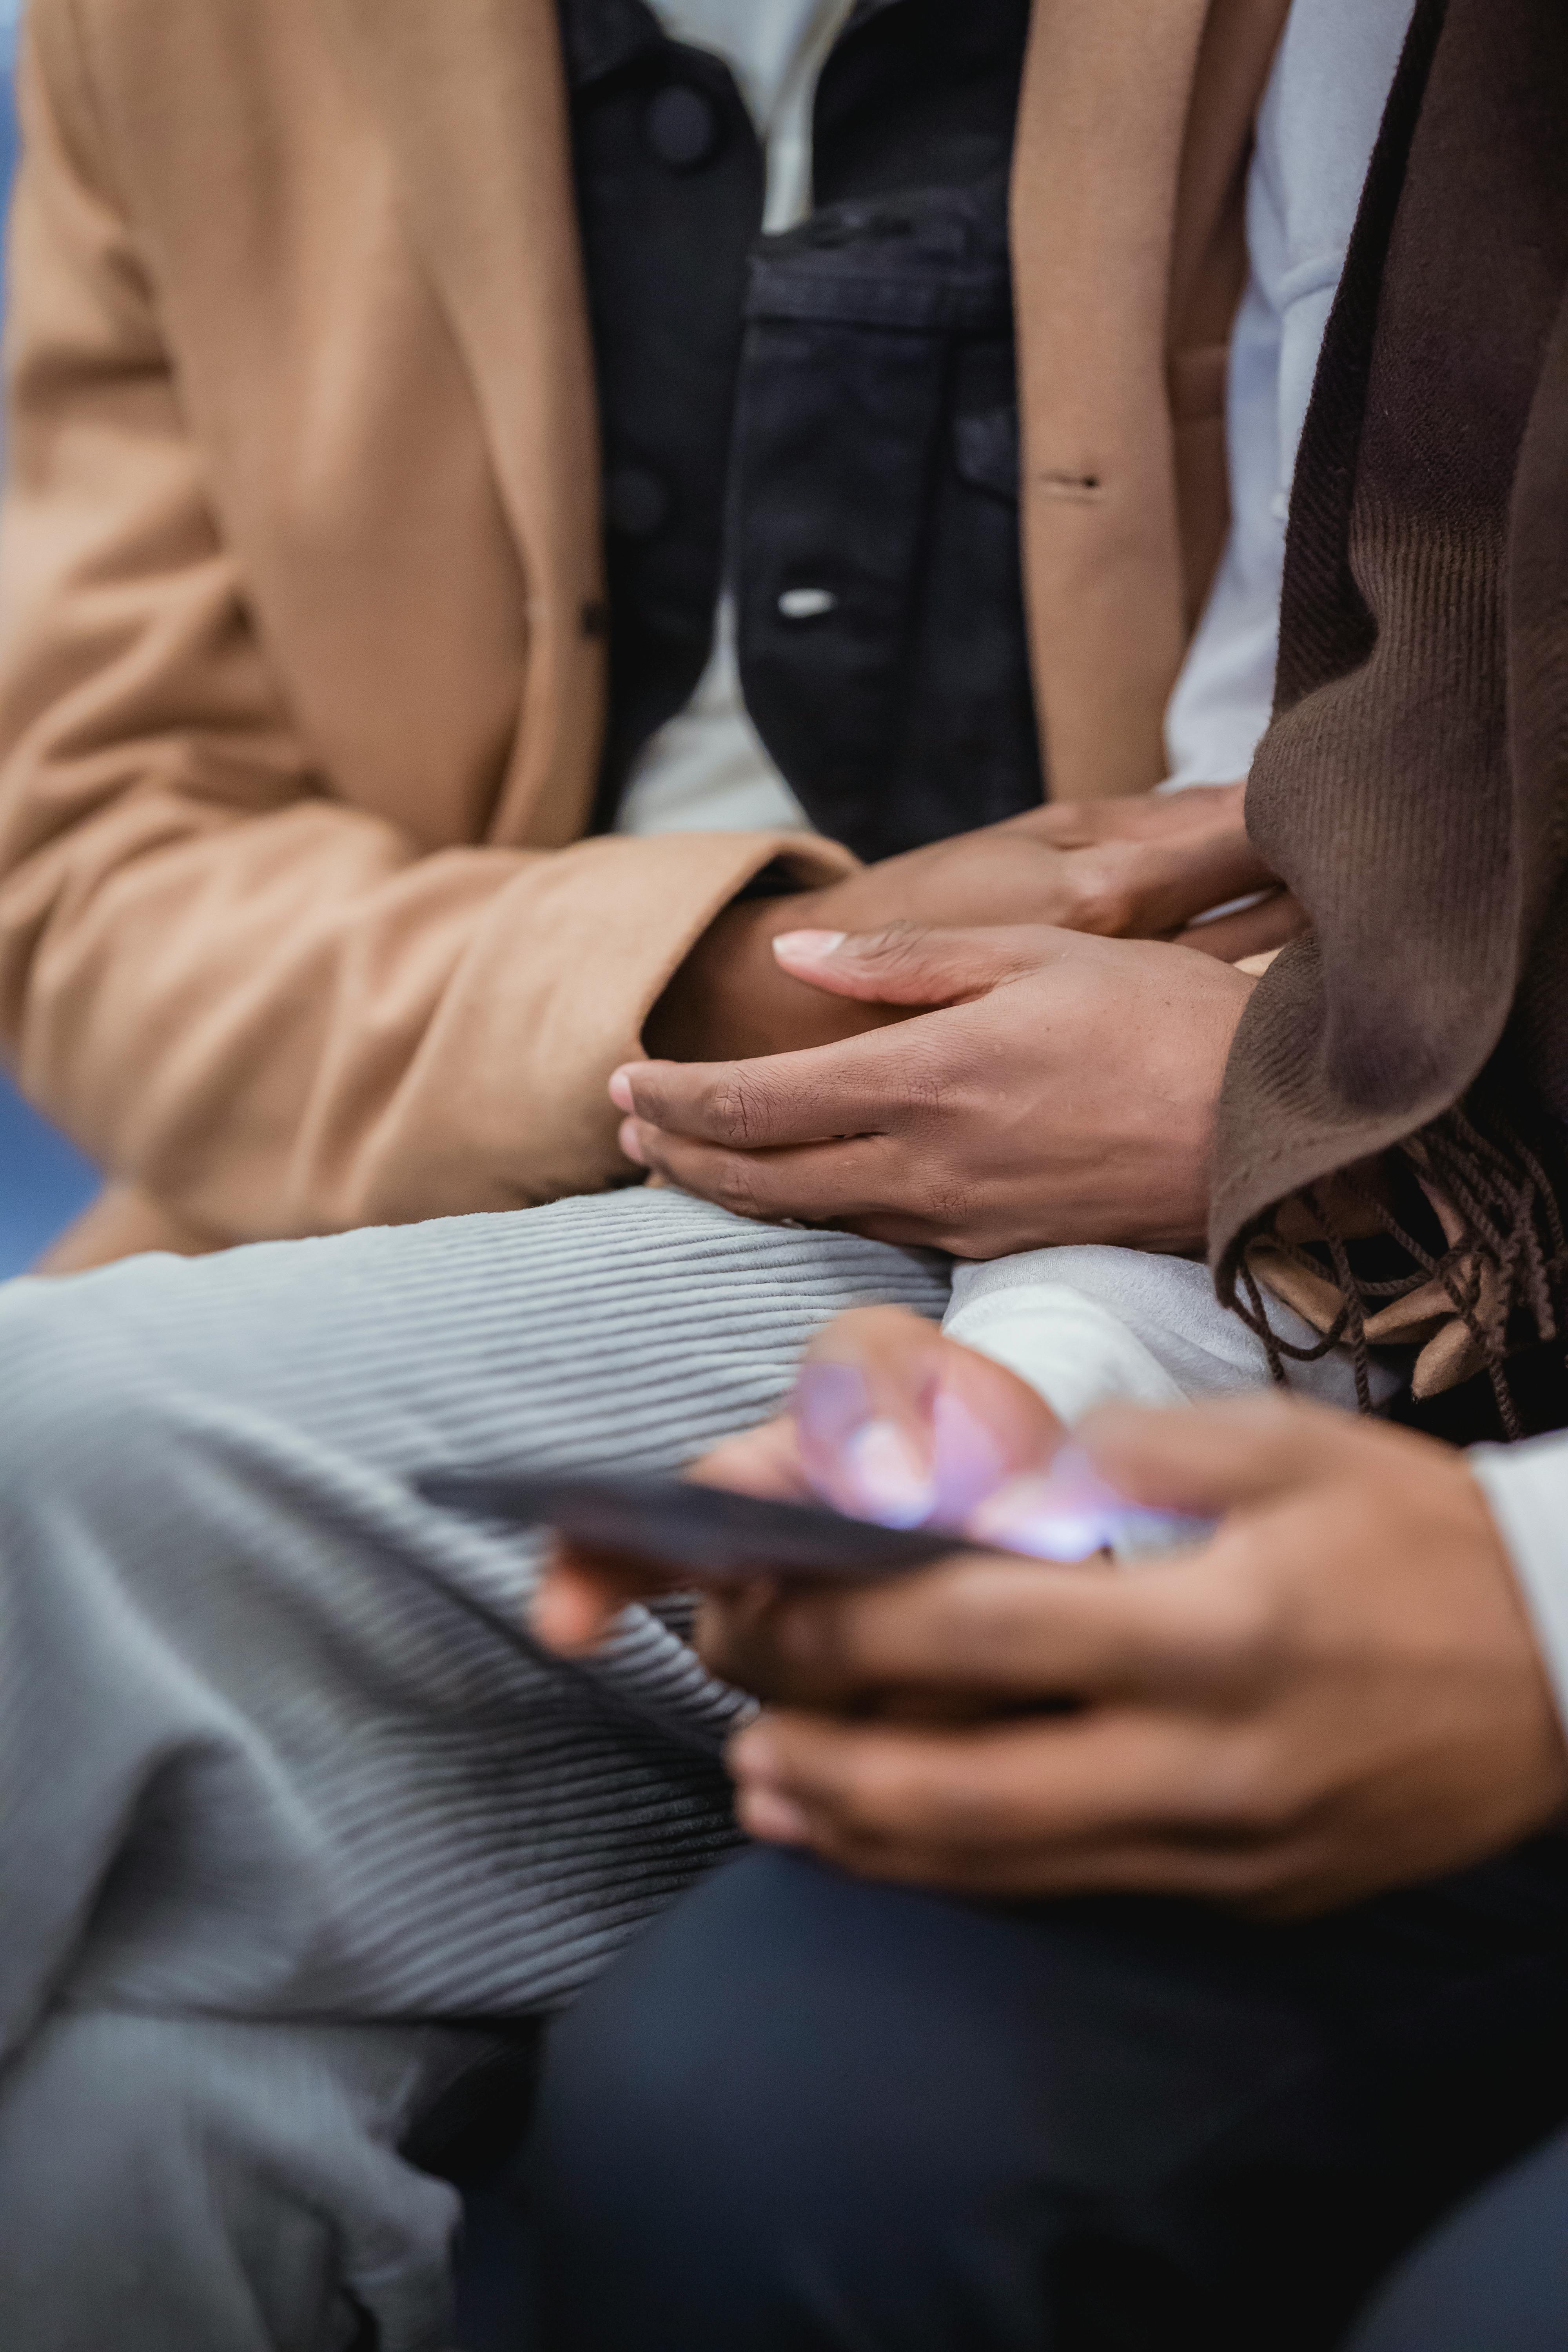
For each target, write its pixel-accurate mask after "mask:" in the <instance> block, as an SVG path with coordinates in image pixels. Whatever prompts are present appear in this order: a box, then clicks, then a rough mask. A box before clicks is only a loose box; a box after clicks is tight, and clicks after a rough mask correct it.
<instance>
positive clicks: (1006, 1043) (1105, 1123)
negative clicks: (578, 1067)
mask: <svg viewBox="0 0 1568 2352" xmlns="http://www.w3.org/2000/svg"><path fill="white" fill-rule="evenodd" d="M1270 887H1271V886H1270V881H1269V877H1268V871H1267V868H1266V867H1265V866H1263V864H1262V862H1261V861H1260V859H1259V858H1258V854H1257V852H1256V851H1255V850H1254V849H1253V848H1252V847H1251V845H1250V844H1249V843H1248V841H1247V834H1246V829H1245V825H1244V824H1243V817H1242V788H1241V787H1240V786H1239V785H1236V786H1214V787H1202V788H1199V789H1197V790H1194V791H1191V792H1185V793H1173V794H1169V795H1164V796H1160V795H1150V796H1146V797H1145V798H1143V799H1142V800H1138V801H1130V802H1116V803H1101V804H1096V805H1094V806H1092V807H1089V808H1072V807H1054V808H1046V809H1040V810H1035V811H1031V812H1030V813H1029V814H1027V815H1026V816H1022V817H1016V818H1014V819H1011V820H1009V821H1008V822H1007V823H1006V824H998V825H992V826H988V827H986V828H984V830H982V831H980V832H976V833H973V834H969V835H963V836H962V837H961V838H959V839H957V840H954V841H951V842H941V843H937V844H933V845H931V847H930V848H929V849H922V850H917V851H913V852H910V853H909V854H908V855H906V856H900V857H893V858H889V859H887V860H886V861H884V863H883V864H881V865H879V866H870V867H868V868H866V869H865V870H864V871H863V872H861V873H859V874H857V875H854V876H851V877H849V878H848V879H847V880H846V881H844V882H841V883H837V884H835V885H833V886H832V887H830V888H827V889H825V890H820V891H816V892H811V893H807V894H805V896H804V897H801V898H785V899H781V900H774V901H767V902H763V903H761V904H753V905H743V906H740V907H735V908H731V909H729V910H728V911H727V912H726V913H725V914H724V915H722V916H721V918H720V919H719V920H718V921H717V922H716V923H715V924H714V926H713V927H712V929H710V932H709V934H707V935H706V937H705V939H704V940H703V941H701V942H700V945H699V947H698V948H697V950H694V952H693V954H692V956H691V957H690V958H689V960H688V962H687V964H686V965H685V966H683V967H682V971H681V972H680V973H679V974H678V975H677V978H676V981H675V982H672V983H671V988H670V990H669V991H668V992H667V996H666V998H665V1000H663V1001H662V1002H661V1004H660V1006H659V1007H658V1008H657V1009H656V1013H655V1014H654V1016H653V1017H652V1018H651V1019H650V1021H649V1024H648V1025H647V1032H646V1043H647V1046H648V1050H649V1052H650V1054H652V1055H655V1056H656V1058H655V1059H653V1060H652V1061H649V1062H647V1063H632V1064H628V1065H627V1066H626V1067H624V1068H623V1069H621V1070H618V1071H617V1072H616V1075H615V1077H614V1079H613V1080H612V1082H611V1089H610V1091H611V1096H612V1098H613V1100H614V1101H615V1102H616V1105H617V1107H618V1108H620V1109H621V1110H622V1111H623V1112H624V1113H625V1114H626V1118H625V1121H624V1124H623V1126H622V1129H621V1145H622V1149H623V1150H624V1151H625V1152H626V1156H627V1158H628V1159H630V1160H634V1161H635V1162H637V1164H638V1165H640V1166H642V1167H646V1168H648V1169H650V1170H654V1171H658V1173H659V1174H660V1175H661V1176H662V1177H663V1178H664V1179H666V1180H668V1181H670V1182H673V1183H676V1184H679V1185H681V1186H682V1187H684V1189H686V1190H687V1191H689V1192H696V1193H700V1194H701V1195H703V1196H704V1197H705V1198H707V1199H710V1200H713V1201H717V1202H721V1203H722V1204H723V1205H724V1206H726V1207H728V1208H731V1209H733V1210H736V1211H738V1212H739V1213H742V1214H743V1215H747V1216H753V1217H761V1218H794V1219H796V1220H798V1221H800V1222H802V1223H830V1224H836V1225H842V1226H848V1227H852V1228H854V1229H855V1230H856V1231H858V1232H860V1233H864V1234H870V1235H872V1236H873V1237H874V1238H876V1239H879V1240H882V1241H889V1242H898V1243H906V1244H908V1243H914V1244H921V1243H924V1244H931V1245H934V1246H937V1247H940V1248H943V1249H947V1250H950V1251H952V1253H953V1254H954V1255H959V1256H964V1257H991V1256H996V1255H1001V1254H1003V1253H1004V1252H1006V1251H1010V1250H1017V1249H1025V1248H1028V1247H1031V1246H1036V1245H1040V1244H1047V1243H1053V1242H1071V1241H1100V1242H1121V1243H1126V1244H1137V1245H1140V1246H1142V1247H1144V1248H1151V1249H1187V1248H1190V1247H1193V1246H1194V1245H1195V1244H1198V1243H1199V1242H1200V1241H1201V1239H1202V1237H1203V1234H1204V1230H1205V1222H1206V1202H1207V1193H1208V1163H1209V1151H1210V1142H1211V1136H1212V1129H1213V1122H1214V1113H1215V1102H1216V1099H1217V1097H1218V1093H1219V1085H1220V1078H1221V1076H1222V1074H1223V1071H1224V1068H1225V1064H1226V1056H1227V1055H1228V1052H1229V1048H1230V1041H1231V1038H1232V1035H1233V1034H1234V1032H1235V1028H1236V1024H1237V1020H1238V1019H1239V1018H1240V1013H1241V1009H1242V1007H1243V1005H1244V1004H1245V1003H1246V1001H1247V991H1248V985H1249V983H1248V982H1247V981H1246V979H1245V978H1243V977H1242V976H1241V975H1240V974H1238V973H1237V972H1236V971H1233V970H1231V969H1230V967H1229V963H1228V961H1226V959H1228V958H1230V957H1234V956H1240V955H1243V954H1245V953H1247V952H1248V951H1249V950H1253V949H1257V948H1260V947H1265V946H1268V945H1272V944H1276V943H1277V942H1278V941H1279V940H1281V939H1283V938H1285V937H1287V936H1288V935H1289V932H1290V931H1291V930H1292V929H1296V928H1299V925H1300V912H1299V909H1297V908H1295V906H1294V903H1293V902H1292V901H1291V900H1290V899H1289V898H1287V897H1285V896H1284V895H1283V894H1282V893H1279V891H1278V890H1277V889H1275V890H1273V892H1272V895H1270V896H1267V897H1266V898H1264V899H1263V900H1262V901H1261V902H1260V903H1258V904H1256V905H1254V906H1253V907H1252V908H1250V909H1249V910H1248V911H1247V912H1245V913H1241V914H1237V915H1234V916H1230V917H1222V918H1220V919H1218V920H1217V921H1214V922H1209V923H1205V924H1202V925H1199V926H1197V927H1195V928H1186V927H1188V926H1192V925H1193V924H1194V918H1196V917H1198V916H1200V915H1201V914H1203V913H1204V912H1205V910H1207V909H1210V908H1215V906H1217V905H1219V904H1221V903H1223V902H1225V901H1226V900H1227V899H1229V898H1235V897H1237V896H1238V895H1240V894H1244V893H1247V892H1248V891H1258V890H1259V889H1262V890H1265V891H1266V892H1267V891H1268V890H1269V889H1270ZM980 925H984V927H985V928H984V929H978V928H975V927H976V926H980Z"/></svg>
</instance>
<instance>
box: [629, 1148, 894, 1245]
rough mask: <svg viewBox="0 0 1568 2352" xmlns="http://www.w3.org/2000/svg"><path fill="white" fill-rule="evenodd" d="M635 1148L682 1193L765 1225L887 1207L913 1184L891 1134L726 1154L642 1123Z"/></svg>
mask: <svg viewBox="0 0 1568 2352" xmlns="http://www.w3.org/2000/svg"><path fill="white" fill-rule="evenodd" d="M624 1134H625V1130H624V1129H623V1136H624ZM623 1148H625V1146H624V1144H623ZM636 1148H637V1152H638V1154H639V1155H640V1156H641V1159H642V1163H643V1165H644V1166H645V1167H648V1168H657V1169H658V1171H660V1173H661V1174H663V1175H666V1176H668V1178H669V1179H670V1181H672V1182H673V1183H675V1184H678V1185H679V1187H680V1189H681V1190H682V1192H694V1193H695V1194H696V1195H697V1197H698V1198H699V1200H703V1201H712V1202H715V1203H716V1204H717V1205H718V1206H719V1207H720V1208H721V1209H728V1210H730V1211H731V1213H732V1214H733V1215H735V1216H738V1217H752V1218H756V1219H759V1220H761V1221H763V1223H778V1222H779V1221H780V1220H781V1219H784V1218H792V1219H794V1220H795V1222H796V1223H802V1224H813V1225H826V1224H837V1223H843V1222H847V1221H848V1220H850V1219H852V1218H858V1217H861V1216H864V1215H867V1214H868V1213H871V1212H873V1211H874V1210H875V1209H877V1208H880V1207H885V1206H887V1204H888V1203H889V1201H897V1200H898V1199H899V1197H900V1195H901V1194H902V1193H904V1192H907V1191H909V1190H910V1189H911V1188H910V1178H909V1175H908V1171H907V1170H906V1169H905V1168H904V1167H902V1166H901V1165H900V1161H901V1160H904V1159H906V1158H907V1154H905V1153H903V1152H902V1150H901V1149H900V1146H899V1145H898V1144H897V1143H896V1142H895V1141H894V1140H893V1139H892V1138H890V1137H888V1136H860V1137H856V1138H853V1139H851V1140H849V1141H848V1142H846V1143H811V1144H802V1145H799V1146H796V1147H794V1148H791V1149H784V1150H773V1151H724V1150H719V1149H717V1148H716V1147H715V1146H713V1145H712V1144H707V1143H692V1142H689V1141H688V1139H686V1138H685V1137H684V1136H680V1135H667V1134H665V1133H663V1132H662V1131H661V1130H660V1129H658V1128H651V1127H639V1128H638V1129H637V1146H636Z"/></svg>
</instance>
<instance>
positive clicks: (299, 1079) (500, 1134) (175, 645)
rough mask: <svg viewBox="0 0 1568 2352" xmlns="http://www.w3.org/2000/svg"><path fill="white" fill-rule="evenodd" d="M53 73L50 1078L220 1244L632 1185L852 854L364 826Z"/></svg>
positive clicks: (19, 498) (22, 189) (13, 457)
mask: <svg viewBox="0 0 1568 2352" xmlns="http://www.w3.org/2000/svg"><path fill="white" fill-rule="evenodd" d="M44 5H49V0H44ZM57 46H58V45H57ZM21 81H22V102H23V128H24V153H23V163H22V167H21V171H20V174H19V178H18V184H17V189H16V201H15V206H14V212H13V219H12V230H11V248H10V315H9V320H8V328H7V337H8V345H7V383H8V435H7V451H6V458H7V488H6V495H5V511H4V520H3V526H0V1028H3V1031H4V1036H5V1044H6V1045H7V1047H8V1049H9V1051H10V1053H11V1055H13V1057H14V1059H15V1062H16V1067H17V1070H18V1074H19V1076H20V1078H21V1081H22V1084H23V1085H24V1087H26V1091H27V1092H28V1093H29V1094H30V1095H31V1096H32V1097H33V1098H34V1099H35V1100H36V1101H37V1102H38V1103H39V1104H40V1105H41V1106H42V1108H44V1109H45V1110H46V1111H47V1112H48V1113H49V1114H50V1115H51V1116H52V1117H53V1118H55V1119H57V1120H58V1122H59V1124H60V1125H61V1126H63V1127H64V1128H65V1129H67V1130H68V1132H69V1133H70V1134H72V1135H73V1136H74V1137H75V1138H76V1139H78V1141H79V1143H80V1144H81V1145H82V1146H83V1147H84V1148H85V1149H86V1150H88V1151H89V1152H91V1153H92V1154H93V1155H94V1156H95V1158H97V1159H98V1160H100V1162H101V1163H102V1164H103V1165H104V1166H105V1167H106V1168H107V1169H109V1170H110V1171H112V1172H114V1173H115V1174H116V1175H119V1176H121V1177H125V1178H129V1179H131V1180H132V1181H135V1182H136V1183H137V1184H139V1185H141V1186H142V1187H144V1188H145V1189H146V1190H147V1191H148V1192H151V1193H153V1195H155V1196H156V1197H157V1198H158V1199H160V1200H161V1201H163V1202H165V1203H166V1204H167V1205H168V1207H169V1208H171V1209H172V1210H174V1212H175V1213H176V1214H177V1215H178V1216H179V1217H180V1218H181V1219H183V1220H184V1221H186V1222H187V1223H189V1224H190V1225H191V1226H192V1227H193V1228H195V1230H196V1231H197V1232H198V1233H201V1234H206V1235H209V1236H210V1237H211V1238H212V1239H213V1240H215V1241H219V1242H222V1241H232V1240H244V1239H250V1238H254V1237H259V1236H264V1235H269V1234H303V1233H313V1232H326V1231H331V1230H334V1229H341V1228H343V1227H347V1226H350V1225H354V1224H361V1223H383V1222H385V1223H393V1222H401V1221H405V1220H409V1219H413V1218H417V1217H424V1216H432V1215H440V1214H447V1213H456V1212H462V1211H468V1210H480V1209H502V1208H515V1207H518V1206H520V1205H524V1204H527V1203H530V1202H537V1201H542V1200H546V1199H550V1198H553V1197H556V1196H558V1195H560V1194H562V1193H564V1192H577V1191H584V1190H592V1189H594V1188H595V1187H597V1186H600V1185H602V1184H604V1183H605V1182H606V1181H608V1180H609V1179H610V1178H611V1177H612V1176H613V1175H614V1174H615V1173H616V1171H617V1170H618V1169H620V1167H621V1162H620V1160H619V1155H618V1154H617V1152H616V1146H615V1126H616V1117H615V1114H614V1113H613V1111H612V1110H611V1108H610V1107H609V1105H608V1103H607V1101H606V1098H605V1081H606V1078H607V1076H608V1075H609V1073H610V1071H611V1070H612V1069H613V1068H614V1067H615V1066H616V1063H617V1062H619V1061H622V1060H625V1059H626V1058H628V1057H630V1056H631V1055H635V1054H636V1053H637V1050H638V1047H637V1038H638V1034H639V1032H640V1029H641V1026H642V1023H643V1020H644V1018H645V1016H646V1013H647V1009H648V1008H649V1006H650V1005H651V1004H652V1003H653V1002H654V1001H655V999H656V998H657V996H658V993H659V992H660V990H661V989H662V987H663V986H664V983H665V982H666V980H667V979H668V976H669V974H670V973H671V972H672V971H674V970H675V968H676V966H677V965H678V964H679V961H680V960H681V958H682V957H683V956H684V954H685V953H686V951H687V950H688V948H689V946H690V944H691V943H692V942H693V941H694V940H696V939H697V938H698V937H699V936H700V933H701V931H702V930H703V929H705V927H706V925H707V924H708V922H709V921H710V919H711V918H712V916H713V915H714V914H715V913H716V912H717V911H718V910H719V908H721V907H722V906H723V905H724V904H725V902H726V901H727V900H728V899H729V898H731V896H732V895H733V894H734V893H735V891H737V890H738V889H740V888H741V887H742V886H743V885H744V884H745V882H746V881H747V880H748V879H749V878H750V877H752V875H753V874H754V873H756V872H757V871H758V870H760V868H761V867H762V866H764V865H766V864H767V863H768V862H769V861H770V860H771V859H773V857H775V856H780V855H784V856H787V857H789V858H790V859H791V860H792V861H793V862H794V864H795V866H796V868H797V870H798V871H799V872H800V874H801V877H802V878H803V879H805V880H806V881H815V880H824V879H828V878H832V877H836V876H837V875H838V874H840V873H842V872H844V871H846V870H847V869H848V868H849V866H851V865H852V864H853V861H852V860H851V859H849V858H848V857H847V855H846V854H845V853H842V852H839V851H837V849H835V848H834V847H833V846H832V845H828V844H826V843H821V842H817V841H816V840H814V839H813V838H811V837H809V836H787V835H786V836H779V835H721V834H710V835H669V836H663V837H660V838H657V839H651V840H628V839H623V838H610V839H603V840H595V841H590V842H584V843H580V844H578V845H575V846H574V847H571V848H567V849H557V850H548V851H526V850H513V849H502V848H497V847H488V846H460V847H454V848H447V849H442V850H437V851H434V852H432V851H430V850H428V848H426V847H424V846H422V845H420V844H418V843H416V842H415V841H413V840H411V839H410V838H408V837H407V836H405V835H403V834H401V833H400V832H399V831H398V830H397V829H396V828H395V826H393V825H391V824H387V823H385V822H384V821H383V820H381V819H380V818H379V817H377V816H375V815H374V814H369V813H367V812H366V811H364V810H362V809H356V808H354V807H352V806H349V805H347V804H346V803H343V802H342V800H340V799H337V798H335V797H334V795H333V791H332V783H331V777H330V776H327V775H324V774H322V773H321V772H320V771H319V769H318V767H317V766H316V764H315V763H314V762H313V761H312V757H311V754H310V748H309V746H308V744H306V743H305V742H304V741H302V740H301V739H300V735H299V733H298V732H297V731H296V730H294V728H293V727H292V726H291V724H290V720H289V712H288V709H287V705H286V700H285V698H284V697H283V695H282V694H281V692H280V690H279V685H278V682H277V679H276V677H274V676H273V675H272V674H271V672H270V671H269V667H268V661H267V658H266V655H265V651H264V648H263V647H262V646H261V645H260V644H259V643H258V636H257V634H256V631H255V629H254V627H253V625H252V623H251V620H250V617H249V614H248V611H247V598H246V593H245V582H244V580H243V578H242V577H241V576H240V573H239V570H238V567H237V563H236V562H235V559H234V557H233V555H232V554H231V553H230V551H228V550H227V549H226V547H225V546H224V544H223V542H222V540H221V537H220V535H219V533H218V531H217V530H216V527H215V523H214V520H213V517H212V514H211V510H210V508H209V505H208V502H207V499H206V498H205V493H204V484H203V467H202V457H201V452H200V450H199V448H198V447H197V446H195V445H194V443H193V441H192V439H191V438H190V436H188V434H187V433H186V431H185V429H184V424H183V421H182V416H181V411H180V401H179V392H178V383H177V381H176V377H175V373H174V369H173V367H172V364H171V361H170V357H169V354H168V352H167V351H166V350H165V348H164V346H163V341H162V338H161V335H160V331H159V323H158V319H157V314H156V308H155V304H154V301H153V296H152V292H151V289H150V288H149V286H148V283H147V279H146V276H145V273H144V271H143V269H142V266H141V263H140V259H139V257H138V253H137V248H136V242H135V238H134V236H133V234H132V230H131V228H130V227H129V226H127V224H126V222H125V221H124V220H123V219H122V218H121V216H120V214H119V211H118V209H117V207H116V205H115V204H114V201H113V199H112V196H111V194H110V193H109V192H107V191H106V190H105V189H104V188H102V187H100V186H98V185H96V184H94V173H93V167H92V166H91V164H90V163H89V161H88V160H87V159H89V158H90V157H91V156H92V155H93V153H94V152H95V150H94V140H93V131H92V125H91V120H90V98H89V94H88V93H87V92H86V91H85V90H84V89H80V88H78V87H72V86H69V84H68V79H67V78H66V77H63V76H62V73H61V71H60V70H59V69H58V58H57V56H56V47H51V49H50V52H49V70H48V73H47V76H46V75H45V73H44V72H43V71H42V70H41V69H40V62H39V56H38V52H37V43H36V42H34V43H33V44H31V45H30V46H29V49H28V53H27V54H26V58H25V61H24V67H23V72H22V78H21Z"/></svg>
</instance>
